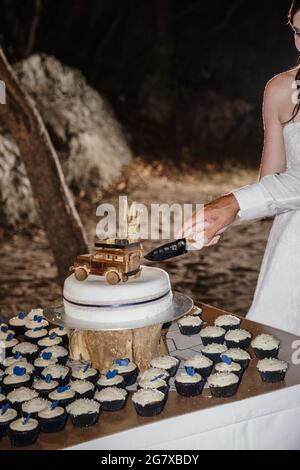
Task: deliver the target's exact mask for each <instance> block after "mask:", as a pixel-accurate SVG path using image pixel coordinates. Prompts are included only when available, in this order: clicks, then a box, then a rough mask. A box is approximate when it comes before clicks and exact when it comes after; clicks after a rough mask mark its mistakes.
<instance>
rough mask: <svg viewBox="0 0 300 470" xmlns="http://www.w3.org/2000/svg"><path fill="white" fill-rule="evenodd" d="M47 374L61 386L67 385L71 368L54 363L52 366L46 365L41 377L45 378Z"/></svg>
mask: <svg viewBox="0 0 300 470" xmlns="http://www.w3.org/2000/svg"><path fill="white" fill-rule="evenodd" d="M47 375H51V377H52V378H53V379H54V380H55V381H57V382H58V383H59V385H60V386H61V387H63V386H64V385H67V384H68V382H69V380H70V375H71V370H70V369H69V367H66V366H61V365H59V364H55V365H54V366H48V367H45V369H43V371H42V373H41V378H42V379H45V378H46V377H47Z"/></svg>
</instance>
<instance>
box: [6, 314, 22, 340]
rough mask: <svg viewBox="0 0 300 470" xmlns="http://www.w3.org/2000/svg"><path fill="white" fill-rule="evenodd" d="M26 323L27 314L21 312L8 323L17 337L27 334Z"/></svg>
mask: <svg viewBox="0 0 300 470" xmlns="http://www.w3.org/2000/svg"><path fill="white" fill-rule="evenodd" d="M25 323H26V313H25V312H19V313H18V315H17V316H16V317H12V318H11V319H10V320H9V322H8V324H9V328H10V329H11V330H13V331H14V333H15V335H16V336H21V335H23V334H24V333H25Z"/></svg>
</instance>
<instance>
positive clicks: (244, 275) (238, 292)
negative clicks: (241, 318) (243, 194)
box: [0, 160, 272, 318]
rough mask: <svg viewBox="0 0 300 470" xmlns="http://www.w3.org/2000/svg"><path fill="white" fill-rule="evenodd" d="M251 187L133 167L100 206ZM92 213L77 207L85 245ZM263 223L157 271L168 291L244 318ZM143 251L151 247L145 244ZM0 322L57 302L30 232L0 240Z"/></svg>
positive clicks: (215, 175)
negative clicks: (121, 197)
mask: <svg viewBox="0 0 300 470" xmlns="http://www.w3.org/2000/svg"><path fill="white" fill-rule="evenodd" d="M255 179H256V172H254V171H250V170H248V171H247V170H242V169H237V168H236V169H228V170H227V169H223V170H215V169H213V168H210V167H209V166H208V167H207V168H206V169H205V171H204V170H203V171H199V170H198V171H195V172H193V171H192V170H191V169H190V168H189V169H186V171H180V172H179V171H176V170H175V169H172V168H171V169H168V171H166V170H165V168H164V167H163V166H162V165H161V164H159V163H157V164H154V165H151V166H150V165H147V164H145V163H142V162H141V161H139V160H137V161H136V162H135V164H134V165H132V166H131V167H130V168H128V169H127V171H126V172H125V175H124V178H123V179H122V180H121V181H120V182H119V183H118V185H117V188H116V189H115V191H114V195H113V196H112V193H108V194H106V195H105V201H106V202H110V201H115V200H116V196H117V193H119V194H127V195H128V197H129V201H130V202H132V201H133V200H135V201H137V202H143V203H145V204H150V203H163V202H166V203H174V202H177V203H191V202H193V203H202V202H206V201H208V200H210V199H211V198H212V197H216V196H217V195H219V194H223V193H226V192H229V191H230V190H232V189H233V188H237V187H239V186H243V185H245V184H247V183H249V182H253V181H255ZM95 208H96V206H93V207H91V206H87V205H85V204H80V213H81V216H82V218H83V221H84V225H85V226H86V228H87V231H88V235H89V238H90V240H91V241H92V240H93V238H94V236H95V227H96V223H97V222H98V219H97V218H96V215H95ZM271 223H272V221H271V220H263V221H259V222H255V223H251V224H247V225H243V226H237V227H234V228H232V229H230V230H228V231H227V232H226V233H225V234H224V236H223V238H222V240H221V242H220V243H219V244H218V245H217V246H215V247H212V248H206V249H205V250H202V251H193V252H191V253H189V254H188V255H186V256H184V257H180V258H177V259H175V260H173V261H169V262H168V263H164V264H160V265H159V266H160V267H163V268H165V269H166V270H167V271H168V273H169V274H170V276H171V281H172V285H173V287H174V289H176V290H179V291H181V292H185V293H186V294H189V295H191V296H192V297H193V298H194V299H199V300H201V301H203V302H207V303H209V304H212V305H215V306H218V307H221V308H224V309H227V310H229V311H231V312H234V313H237V314H241V315H245V314H246V313H247V311H248V309H249V307H250V305H251V300H252V298H253V294H254V290H255V285H256V281H257V276H258V272H259V268H260V264H261V260H262V256H263V252H264V249H265V244H266V240H267V237H268V233H269V230H270V227H271ZM144 247H145V250H146V251H147V250H148V249H151V248H152V247H153V245H152V244H151V242H149V241H147V242H145V243H144ZM0 257H1V270H0V309H1V310H0V317H3V318H5V317H7V316H11V315H13V314H15V313H16V312H18V311H19V310H25V311H26V310H28V309H30V308H33V307H37V306H46V305H47V304H48V303H49V302H50V301H51V300H54V299H56V298H57V297H59V296H60V295H61V287H60V286H59V285H58V284H57V282H56V268H55V266H54V263H53V258H52V255H51V252H50V250H49V246H48V243H47V240H46V238H45V235H44V232H43V230H41V229H37V228H36V229H32V230H31V231H29V232H28V233H27V234H24V233H23V232H22V233H21V232H14V233H7V232H5V236H4V235H3V234H2V235H1V238H0Z"/></svg>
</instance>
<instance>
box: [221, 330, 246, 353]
mask: <svg viewBox="0 0 300 470" xmlns="http://www.w3.org/2000/svg"><path fill="white" fill-rule="evenodd" d="M251 337H252V335H251V333H250V332H249V331H247V330H240V329H238V330H230V331H228V332H227V333H226V335H225V343H226V346H227V348H228V349H230V348H240V349H248V348H249V346H250V343H251Z"/></svg>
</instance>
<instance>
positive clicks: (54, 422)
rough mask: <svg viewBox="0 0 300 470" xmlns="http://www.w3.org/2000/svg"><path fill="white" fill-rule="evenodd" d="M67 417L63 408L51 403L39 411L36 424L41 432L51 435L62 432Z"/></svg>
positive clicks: (56, 403)
mask: <svg viewBox="0 0 300 470" xmlns="http://www.w3.org/2000/svg"><path fill="white" fill-rule="evenodd" d="M67 419H68V415H67V413H66V411H65V409H64V408H62V407H61V406H58V402H53V403H52V404H51V405H50V406H48V407H47V408H45V409H44V410H43V411H40V413H39V414H38V422H39V425H40V429H41V432H44V433H53V432H59V431H62V430H63V429H64V427H65V425H66V422H67Z"/></svg>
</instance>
